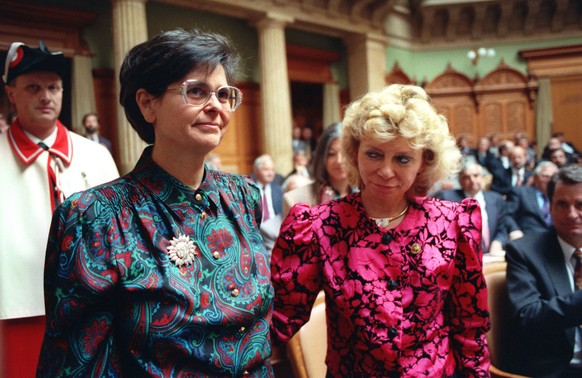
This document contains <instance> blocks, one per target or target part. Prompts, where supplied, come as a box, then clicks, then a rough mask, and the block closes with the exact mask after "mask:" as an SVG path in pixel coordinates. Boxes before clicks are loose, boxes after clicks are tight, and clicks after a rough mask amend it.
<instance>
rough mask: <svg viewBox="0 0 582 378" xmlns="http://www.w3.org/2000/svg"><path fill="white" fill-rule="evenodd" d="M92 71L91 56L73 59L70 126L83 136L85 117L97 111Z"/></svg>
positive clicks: (76, 56)
mask: <svg viewBox="0 0 582 378" xmlns="http://www.w3.org/2000/svg"><path fill="white" fill-rule="evenodd" d="M91 69H92V68H91V57H90V56H89V55H75V56H74V57H73V69H72V71H73V72H72V76H73V80H72V88H71V92H72V97H71V98H72V104H71V105H72V109H71V122H72V125H69V126H71V128H72V129H73V131H74V132H76V133H77V134H81V135H85V128H84V127H83V125H82V124H81V120H82V118H83V116H84V115H85V114H87V113H90V112H94V111H96V110H97V109H96V107H97V103H96V101H95V88H94V86H93V74H92V71H91Z"/></svg>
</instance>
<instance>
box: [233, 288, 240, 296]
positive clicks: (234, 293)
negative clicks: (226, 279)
mask: <svg viewBox="0 0 582 378" xmlns="http://www.w3.org/2000/svg"><path fill="white" fill-rule="evenodd" d="M231 294H232V296H233V297H238V295H239V294H240V291H238V289H234V290H233V291H232V293H231Z"/></svg>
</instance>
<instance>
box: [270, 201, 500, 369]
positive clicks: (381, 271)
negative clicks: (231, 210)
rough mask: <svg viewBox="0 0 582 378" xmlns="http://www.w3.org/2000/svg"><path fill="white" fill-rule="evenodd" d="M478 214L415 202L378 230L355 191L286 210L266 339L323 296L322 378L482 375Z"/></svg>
mask: <svg viewBox="0 0 582 378" xmlns="http://www.w3.org/2000/svg"><path fill="white" fill-rule="evenodd" d="M480 246H481V214H480V209H479V205H478V203H477V202H476V201H475V200H473V199H466V200H463V202H462V203H453V202H448V201H441V200H438V199H435V198H428V197H426V198H425V197H419V198H416V200H415V201H413V202H412V203H411V205H410V208H409V211H408V213H407V215H406V216H405V218H404V220H403V221H402V223H401V224H400V225H398V226H397V227H396V228H394V229H392V230H382V229H380V228H379V227H378V226H377V225H376V223H375V222H374V221H372V220H371V219H370V218H368V217H367V215H366V211H365V209H364V207H363V205H362V202H361V197H360V194H359V193H355V194H351V195H348V196H346V197H344V198H341V199H338V200H334V201H331V202H329V203H327V204H322V205H319V206H315V207H311V208H309V207H308V206H306V205H302V204H299V205H296V206H294V207H293V208H292V209H291V211H290V213H289V216H288V217H287V218H286V219H285V221H284V222H283V225H282V227H281V232H280V235H279V239H278V241H277V244H276V246H275V249H274V250H273V255H272V262H271V265H272V266H271V269H272V282H273V284H274V287H275V312H274V315H273V326H272V327H273V329H272V333H273V335H274V336H275V338H276V339H278V340H279V341H281V342H286V341H287V340H289V339H290V338H291V336H293V334H294V333H295V332H297V331H298V330H299V328H300V327H301V326H302V325H303V324H304V323H305V322H307V320H308V318H309V314H310V309H311V305H312V303H313V301H314V300H315V298H316V296H317V294H318V292H319V291H320V290H324V291H325V294H326V312H327V334H328V340H327V344H328V350H327V357H326V363H327V367H328V375H329V376H333V377H348V376H349V377H387V376H393V375H394V376H402V377H446V376H452V375H453V374H455V373H456V374H457V375H458V376H462V377H488V376H489V373H488V371H489V352H488V349H487V340H486V337H485V333H486V332H487V331H488V330H489V327H490V324H489V312H488V306H487V289H486V286H485V280H484V278H483V274H482V251H481V247H480Z"/></svg>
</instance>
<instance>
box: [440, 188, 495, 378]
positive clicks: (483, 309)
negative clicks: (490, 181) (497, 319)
mask: <svg viewBox="0 0 582 378" xmlns="http://www.w3.org/2000/svg"><path fill="white" fill-rule="evenodd" d="M457 216H458V218H457V219H458V226H459V230H458V231H457V232H459V234H458V235H457V241H458V247H457V256H456V263H455V277H456V278H455V281H454V282H453V287H452V288H451V297H450V298H451V299H450V300H451V303H450V315H449V322H450V324H451V331H452V335H451V336H452V338H453V348H454V353H455V359H456V360H457V363H458V371H459V372H461V373H462V376H464V377H481V376H488V371H489V364H490V362H489V350H488V348H487V338H486V332H487V331H488V330H489V328H490V323H489V307H488V304H487V288H486V286H485V279H484V277H483V263H482V262H483V253H482V250H481V210H480V208H479V204H478V203H477V201H476V200H474V199H465V200H463V201H462V202H461V205H460V206H459V207H458V208H457Z"/></svg>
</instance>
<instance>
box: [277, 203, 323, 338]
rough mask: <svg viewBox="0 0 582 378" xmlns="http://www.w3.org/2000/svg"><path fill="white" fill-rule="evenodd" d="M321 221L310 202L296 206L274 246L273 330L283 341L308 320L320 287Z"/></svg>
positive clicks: (287, 218) (282, 227)
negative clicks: (317, 230)
mask: <svg viewBox="0 0 582 378" xmlns="http://www.w3.org/2000/svg"><path fill="white" fill-rule="evenodd" d="M318 223H320V220H319V219H318V217H316V216H314V215H313V214H312V211H311V209H310V208H309V206H307V205H305V204H297V205H295V206H293V207H292V208H291V211H290V212H289V215H288V216H287V217H286V218H285V220H284V221H283V224H282V225H281V230H280V232H279V238H278V239H277V242H276V244H275V248H274V249H273V254H272V257H271V280H272V283H273V287H274V289H275V309H274V313H273V324H272V332H271V333H272V335H273V336H274V338H276V339H277V340H278V341H281V342H287V341H288V340H289V339H290V338H291V337H292V336H293V334H294V333H295V332H297V331H298V330H299V328H301V326H302V325H303V324H305V323H306V322H307V320H309V315H310V312H311V306H312V305H313V302H314V301H315V298H316V297H317V294H318V293H319V291H320V290H321V282H322V264H321V257H320V246H319V240H318V238H317V235H316V233H315V232H314V229H315V227H317V224H318Z"/></svg>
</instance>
